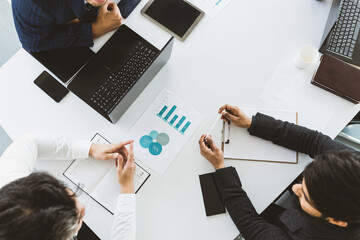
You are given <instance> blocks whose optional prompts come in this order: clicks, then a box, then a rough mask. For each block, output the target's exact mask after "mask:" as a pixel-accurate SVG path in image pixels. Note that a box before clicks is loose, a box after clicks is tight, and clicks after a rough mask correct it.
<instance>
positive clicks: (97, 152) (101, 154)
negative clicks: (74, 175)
mask: <svg viewBox="0 0 360 240" xmlns="http://www.w3.org/2000/svg"><path fill="white" fill-rule="evenodd" d="M132 142H134V141H133V140H129V141H125V142H119V143H117V144H96V143H93V144H91V147H90V152H89V154H90V156H92V157H94V158H96V159H98V160H110V159H117V157H118V156H119V155H121V156H123V158H124V159H125V160H126V159H127V156H128V151H127V149H126V147H125V146H126V145H128V144H130V143H132Z"/></svg>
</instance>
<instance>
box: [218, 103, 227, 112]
mask: <svg viewBox="0 0 360 240" xmlns="http://www.w3.org/2000/svg"><path fill="white" fill-rule="evenodd" d="M226 105H227V104H225V105H223V106H221V107H220V108H219V111H218V113H221V112H222V111H224V110H225V109H226Z"/></svg>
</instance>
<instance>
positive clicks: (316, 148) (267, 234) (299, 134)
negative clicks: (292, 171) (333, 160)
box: [214, 113, 349, 240]
mask: <svg viewBox="0 0 360 240" xmlns="http://www.w3.org/2000/svg"><path fill="white" fill-rule="evenodd" d="M248 131H249V133H250V134H251V135H254V136H258V137H261V138H263V139H266V140H270V141H272V142H273V143H275V144H278V145H281V146H284V147H287V148H289V149H292V150H295V151H299V152H303V153H306V154H308V155H310V157H312V158H313V157H314V156H315V155H317V154H322V153H325V152H327V151H330V150H339V149H344V148H348V147H346V146H345V145H343V144H341V143H338V142H335V141H333V140H332V139H331V138H330V137H328V136H325V135H323V134H321V133H319V132H317V131H313V130H309V129H307V128H305V127H301V126H297V125H295V124H292V123H288V122H283V121H280V120H275V119H274V118H272V117H269V116H266V115H263V114H260V113H257V114H256V115H255V116H253V118H252V124H251V127H250V128H249V129H248ZM214 177H215V182H216V184H217V187H218V189H219V192H220V195H221V197H222V199H223V201H224V204H225V206H226V208H227V210H228V212H229V214H230V216H231V218H232V220H233V221H234V223H235V225H236V227H237V228H238V229H239V231H240V233H241V234H242V235H243V236H244V238H245V239H246V240H253V239H256V240H260V239H263V240H269V239H274V240H282V239H289V240H290V239H294V240H300V239H334V240H335V239H339V240H340V239H341V240H345V239H348V238H349V237H348V235H349V229H348V228H342V227H338V226H335V225H332V224H330V223H327V222H325V221H322V220H319V219H317V218H314V217H311V216H310V215H308V214H306V213H305V212H303V211H301V210H286V211H285V212H283V213H282V214H281V215H280V217H279V222H280V224H279V226H275V225H272V224H270V223H268V222H266V221H265V220H264V219H263V218H262V217H261V216H260V215H259V214H258V213H257V212H256V210H255V208H254V206H253V205H252V203H251V201H250V199H249V198H248V196H247V194H246V192H245V191H244V190H243V189H242V186H241V181H240V178H239V176H238V174H237V172H236V170H235V168H233V167H227V168H223V169H219V170H217V171H216V172H215V173H214Z"/></svg>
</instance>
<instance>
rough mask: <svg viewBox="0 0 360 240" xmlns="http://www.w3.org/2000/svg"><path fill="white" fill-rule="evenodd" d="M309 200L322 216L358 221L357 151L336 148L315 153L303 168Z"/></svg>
mask: <svg viewBox="0 0 360 240" xmlns="http://www.w3.org/2000/svg"><path fill="white" fill-rule="evenodd" d="M303 176H304V179H305V184H306V187H307V190H308V192H309V196H310V200H311V202H312V203H313V204H314V207H315V208H316V209H317V210H319V211H320V212H321V213H322V214H323V216H324V217H332V218H334V219H336V220H340V221H345V222H347V223H348V226H349V227H350V228H354V227H357V228H359V224H360V154H359V153H358V152H355V151H351V150H350V149H349V150H340V151H332V152H328V153H325V154H322V155H317V156H315V158H314V161H313V162H311V163H310V164H309V165H308V166H307V167H306V168H305V170H304V175H303Z"/></svg>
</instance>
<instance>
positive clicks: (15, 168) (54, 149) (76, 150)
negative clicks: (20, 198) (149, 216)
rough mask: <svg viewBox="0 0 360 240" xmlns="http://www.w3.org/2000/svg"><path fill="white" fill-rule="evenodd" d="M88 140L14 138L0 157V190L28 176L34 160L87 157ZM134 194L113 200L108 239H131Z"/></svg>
mask: <svg viewBox="0 0 360 240" xmlns="http://www.w3.org/2000/svg"><path fill="white" fill-rule="evenodd" d="M90 146H91V142H90V141H75V140H71V139H68V138H65V137H53V136H45V135H38V136H32V135H26V136H22V137H20V138H18V139H16V140H15V141H14V142H13V143H12V144H11V145H10V146H9V147H8V148H7V149H6V151H5V152H4V154H3V155H2V156H1V158H0V188H2V187H3V186H4V185H6V184H8V183H10V182H12V181H14V180H16V179H18V178H22V177H26V176H28V175H29V174H31V173H32V172H33V170H34V168H35V164H36V160H37V159H38V158H47V159H48V158H53V159H55V158H56V159H66V160H69V159H74V158H88V157H89V151H90ZM135 199H136V198H135V194H120V195H119V196H118V198H117V201H116V210H115V213H114V222H113V226H112V230H111V239H112V240H135V229H136V226H135Z"/></svg>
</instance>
